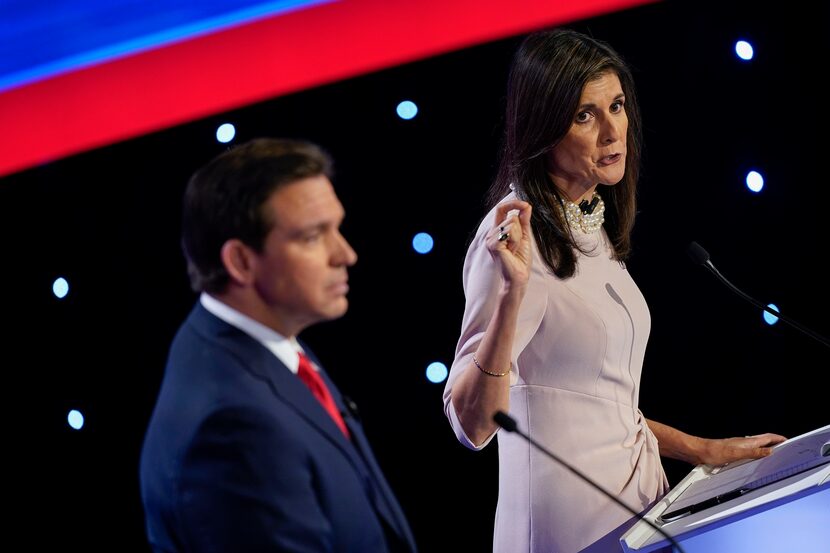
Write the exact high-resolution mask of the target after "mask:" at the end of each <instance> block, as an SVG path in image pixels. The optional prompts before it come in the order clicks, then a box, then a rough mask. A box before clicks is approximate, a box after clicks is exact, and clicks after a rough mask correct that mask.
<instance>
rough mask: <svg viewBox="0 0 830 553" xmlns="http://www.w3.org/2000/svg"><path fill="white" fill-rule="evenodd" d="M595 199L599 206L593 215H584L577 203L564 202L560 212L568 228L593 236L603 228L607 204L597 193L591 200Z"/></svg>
mask: <svg viewBox="0 0 830 553" xmlns="http://www.w3.org/2000/svg"><path fill="white" fill-rule="evenodd" d="M594 199H596V200H597V205H596V207H595V208H594V211H593V212H591V213H584V212H583V211H582V209H580V208H579V206H578V205H576V204H575V203H573V202H571V201H568V200H563V202H562V203H563V204H564V207H563V206H562V205H560V206H559V210H560V211H561V212H562V213H563V214H564V215H565V220H567V221H568V226H570V227H571V228H576V229H579V230H581V231H582V233H583V234H593V233H595V232H596V231H598V230H599V229H600V227H602V223H604V222H605V202H603V201H602V198H601V197H600V195H599V194H597V193H596V192H594V195H593V196H592V197H591V200H594Z"/></svg>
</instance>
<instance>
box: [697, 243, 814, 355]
mask: <svg viewBox="0 0 830 553" xmlns="http://www.w3.org/2000/svg"><path fill="white" fill-rule="evenodd" d="M686 251H687V253H688V254H689V257H691V258H692V261H694V262H695V263H697V264H698V265H703V266H704V267H706V268H707V269H709V270H710V271H712V274H714V275H715V276H716V277H718V280H720V281H721V282H723V283H724V284H725V285H726V286H727V287H728V288H729V289H730V290H732V291H733V292H735V293H736V294H738V295H739V296H741V297H742V298H743V299H745V300H746V301H748V302H749V303H751V304H752V305H754V306H755V307H758V308H759V309H762V310H763V311H766V312H767V313H770V314H772V315H775V316H776V317H778V318H779V319H781V320H782V321H784V322H785V323H787V324H788V325H790V326H792V327H793V328H795V329H797V330H799V331H801V332H803V333H804V334H806V335H807V336H809V337H810V338H813V339H814V340H817V341H819V342H821V343H822V344H824V345H825V346H827V347H830V340H828V339H827V338H825V337H824V336H821V335H820V334H817V333H815V332H813V331H812V330H809V329H807V328H804V327H803V326H801V325H800V324H798V323H797V322H795V321H794V320H792V319H790V318H789V317H785V316H784V315H782V314H781V313H779V312H778V311H776V310H775V309H773V308H771V307H768V306H766V305H764V304H762V303H761V302H759V301H758V300H756V299H755V298H752V297H750V296H749V295H747V294H745V293H744V292H743V291H741V290H740V289H739V288H738V287H737V286H735V285H734V284H732V283H731V282H729V281H728V280H726V278H725V277H724V276H723V275H722V274H720V271H718V270H717V269H716V268H715V266H714V265H713V264H712V262H711V261H710V260H709V252H707V251H706V250H704V249H703V247H701V245H700V244H698V243H697V242H692V243H691V244H689V248H688V249H687V250H686Z"/></svg>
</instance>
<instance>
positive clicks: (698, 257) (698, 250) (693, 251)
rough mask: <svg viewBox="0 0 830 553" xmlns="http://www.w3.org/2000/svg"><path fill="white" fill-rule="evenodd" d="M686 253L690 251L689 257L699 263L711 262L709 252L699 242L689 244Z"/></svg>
mask: <svg viewBox="0 0 830 553" xmlns="http://www.w3.org/2000/svg"><path fill="white" fill-rule="evenodd" d="M686 253H688V254H689V257H691V258H692V261H694V262H695V263H697V264H698V265H705V264H706V263H708V262H709V252H707V251H706V250H704V249H703V247H702V246H701V245H700V244H698V243H697V242H692V243H691V244H689V248H688V249H687V250H686Z"/></svg>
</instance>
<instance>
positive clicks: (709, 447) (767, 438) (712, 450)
mask: <svg viewBox="0 0 830 553" xmlns="http://www.w3.org/2000/svg"><path fill="white" fill-rule="evenodd" d="M786 439H787V438H785V437H784V436H779V435H778V434H770V433H767V434H758V435H756V436H746V437H745V438H724V439H715V440H711V439H707V440H704V444H703V445H704V447H703V448H702V451H701V455H700V456H701V461H700V462H702V463H705V464H707V465H723V464H725V463H733V462H735V461H740V460H741V459H758V458H760V457H766V456H768V455H772V451H773V449H772V446H774V445H775V444H780V443H781V442H783V441H784V440H786Z"/></svg>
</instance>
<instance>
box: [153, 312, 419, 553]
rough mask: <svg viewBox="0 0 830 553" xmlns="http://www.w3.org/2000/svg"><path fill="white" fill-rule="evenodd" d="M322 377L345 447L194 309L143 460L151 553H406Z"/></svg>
mask: <svg viewBox="0 0 830 553" xmlns="http://www.w3.org/2000/svg"><path fill="white" fill-rule="evenodd" d="M306 351H308V350H306ZM309 355H310V356H311V357H312V359H313V360H314V361H315V363H317V365H318V366H319V365H320V364H319V362H317V360H316V359H315V358H314V357H313V354H311V353H310V352H309ZM321 372H322V371H321ZM323 377H324V378H325V379H326V383H327V384H328V385H329V387H330V389H331V392H332V395H333V396H334V399H335V401H336V402H337V403H338V406H340V408H341V412H343V413H344V415H345V416H344V419H345V420H346V424H347V425H348V427H349V430H350V432H351V436H352V439H351V441H349V440H348V439H347V438H345V437H344V436H343V434H342V433H341V432H340V430H339V429H338V428H337V426H336V425H335V423H334V422H333V421H332V420H331V418H330V417H329V415H328V414H327V413H326V411H325V410H324V409H323V407H322V406H321V405H320V404H319V402H318V401H317V400H316V399H315V398H314V396H313V395H311V392H310V391H309V390H308V388H306V386H305V385H304V384H303V383H302V381H300V379H299V378H297V376H296V375H294V374H292V373H291V371H290V370H289V369H288V368H287V367H286V366H285V365H284V364H283V363H281V362H280V361H279V359H277V357H275V356H274V354H273V353H271V352H270V351H269V350H268V349H266V348H265V347H264V346H262V344H260V343H259V342H257V341H256V340H254V339H253V338H251V337H250V336H248V335H247V334H245V333H244V332H242V331H241V330H239V329H237V328H235V327H234V326H232V325H229V324H227V323H225V322H224V321H222V320H220V319H218V318H217V317H215V316H214V315H212V314H211V313H210V312H208V311H207V310H206V309H205V308H204V307H202V305H201V303H197V304H196V306H195V307H194V308H193V311H192V312H191V313H190V316H189V317H188V319H187V320H186V321H185V322H184V324H183V325H182V327H181V328H180V329H179V332H178V334H177V335H176V338H175V340H174V341H173V344H172V346H171V350H170V356H169V359H168V362H167V368H166V370H165V375H164V381H163V382H162V386H161V391H160V392H159V398H158V402H157V404H156V407H155V410H154V412H153V416H152V419H151V421H150V426H149V429H148V431H147V436H146V438H145V442H144V448H143V450H142V454H141V495H142V499H143V502H144V510H145V514H146V522H147V533H148V537H149V540H150V543H151V545H152V546H153V548H154V550H155V551H165V552H173V551H177V552H185V551H188V552H206V551H215V552H238V553H241V552H248V551H293V552H305V551H309V552H311V551H314V552H318V551H332V552H334V551H336V552H344V553H345V552H355V553H372V552H386V551H390V552H391V551H395V552H397V551H401V552H414V551H415V544H414V540H413V538H412V534H411V532H410V529H409V526H408V525H407V522H406V519H405V518H404V515H403V512H402V511H401V508H400V506H399V505H398V503H397V501H396V500H395V497H394V496H393V494H392V492H391V490H390V489H389V486H388V484H387V483H386V480H385V479H384V477H383V475H382V474H381V471H380V469H379V467H378V465H377V462H376V461H375V458H374V455H373V454H372V452H371V449H370V447H369V444H368V442H367V441H366V436H365V434H364V433H363V429H362V427H361V425H360V423H359V421H357V420H356V419H355V418H354V417H352V416H350V414H349V412H348V410H347V409H346V408H345V407H344V406H343V399H342V397H341V396H340V393H339V392H338V390H337V388H336V387H335V386H334V384H332V382H331V381H330V380H329V379H328V377H327V376H326V375H325V374H324V373H323Z"/></svg>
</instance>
